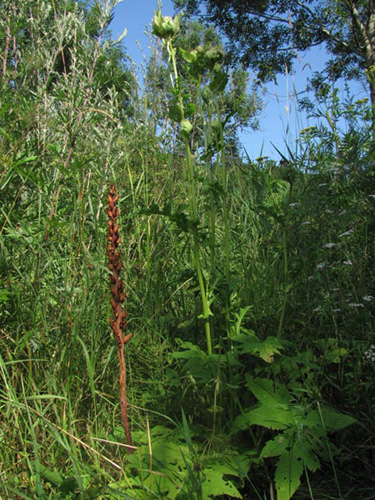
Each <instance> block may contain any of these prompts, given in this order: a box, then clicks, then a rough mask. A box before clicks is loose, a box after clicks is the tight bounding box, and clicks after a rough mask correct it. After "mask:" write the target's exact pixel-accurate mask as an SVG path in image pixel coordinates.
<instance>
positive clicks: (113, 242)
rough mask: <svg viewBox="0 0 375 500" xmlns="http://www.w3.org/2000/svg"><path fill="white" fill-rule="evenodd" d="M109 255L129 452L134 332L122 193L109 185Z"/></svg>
mask: <svg viewBox="0 0 375 500" xmlns="http://www.w3.org/2000/svg"><path fill="white" fill-rule="evenodd" d="M107 200H108V205H107V214H108V221H107V225H108V228H107V256H108V269H109V271H110V277H109V279H110V289H111V295H112V298H111V306H112V311H113V318H112V319H111V320H110V323H111V327H112V331H113V333H114V336H115V339H116V342H117V347H118V356H119V362H120V404H121V418H122V424H123V427H124V431H125V435H126V441H127V443H128V445H129V446H130V448H129V452H130V453H131V452H132V451H133V448H132V447H131V445H132V438H131V432H130V426H129V420H128V403H127V399H126V365H125V357H124V345H125V344H126V343H127V342H128V341H129V340H130V338H131V333H128V334H127V335H125V330H126V326H127V322H126V311H125V310H124V308H123V304H124V302H125V299H126V293H125V290H124V284H123V282H122V280H121V277H120V271H121V268H122V262H121V250H120V248H119V247H120V241H121V240H120V236H119V229H120V224H119V223H118V220H117V218H118V215H119V210H118V206H117V203H118V200H119V195H118V194H117V193H116V188H115V186H111V187H110V188H109V193H108V196H107Z"/></svg>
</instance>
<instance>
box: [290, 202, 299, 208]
mask: <svg viewBox="0 0 375 500" xmlns="http://www.w3.org/2000/svg"><path fill="white" fill-rule="evenodd" d="M298 205H299V203H289V206H290V207H292V208H294V207H298Z"/></svg>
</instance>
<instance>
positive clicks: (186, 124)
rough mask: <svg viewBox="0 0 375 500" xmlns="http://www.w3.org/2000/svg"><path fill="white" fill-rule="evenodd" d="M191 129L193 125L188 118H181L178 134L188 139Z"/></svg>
mask: <svg viewBox="0 0 375 500" xmlns="http://www.w3.org/2000/svg"><path fill="white" fill-rule="evenodd" d="M192 131H193V125H192V123H191V122H190V121H189V120H182V122H181V130H180V134H181V135H182V137H184V138H185V139H189V137H190V134H191V133H192Z"/></svg>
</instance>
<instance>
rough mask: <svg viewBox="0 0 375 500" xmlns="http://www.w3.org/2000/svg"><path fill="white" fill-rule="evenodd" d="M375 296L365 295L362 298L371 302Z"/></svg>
mask: <svg viewBox="0 0 375 500" xmlns="http://www.w3.org/2000/svg"><path fill="white" fill-rule="evenodd" d="M373 298H374V297H373V296H372V295H365V296H364V297H362V299H363V300H365V301H366V302H371V301H372V300H373Z"/></svg>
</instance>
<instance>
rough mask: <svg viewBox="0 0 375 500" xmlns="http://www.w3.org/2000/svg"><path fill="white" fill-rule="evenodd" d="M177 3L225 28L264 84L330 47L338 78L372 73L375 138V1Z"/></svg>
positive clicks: (331, 68)
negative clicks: (312, 51) (313, 51)
mask: <svg viewBox="0 0 375 500" xmlns="http://www.w3.org/2000/svg"><path fill="white" fill-rule="evenodd" d="M175 5H176V6H177V7H185V8H186V9H187V11H188V12H189V13H191V14H193V15H198V14H201V15H203V17H204V18H205V19H206V20H207V21H209V22H212V23H214V24H215V25H216V26H217V27H219V28H220V30H221V31H222V32H223V33H224V34H225V35H226V37H227V39H228V48H229V50H230V53H231V55H232V59H233V60H234V61H235V60H238V59H239V60H240V61H241V62H242V63H243V64H244V65H245V66H246V67H252V68H253V69H254V70H256V71H257V73H258V77H259V79H260V80H261V81H267V80H270V79H274V78H275V75H276V74H277V73H280V72H282V71H284V69H285V65H287V66H290V65H291V64H292V61H293V59H294V58H295V57H296V54H297V51H306V50H308V49H309V48H311V47H314V46H317V45H321V44H324V45H325V46H326V48H327V50H328V52H329V53H330V54H331V55H332V59H331V61H330V62H329V63H328V65H327V68H326V72H327V73H328V75H329V76H330V77H331V78H332V79H334V80H335V79H337V78H340V77H346V78H361V77H363V75H364V74H365V75H366V78H367V82H368V86H369V91H370V98H371V106H372V124H373V134H375V0H324V1H322V2H317V1H315V0H203V1H198V0H175ZM204 8H205V11H203V10H204ZM202 11H203V14H202Z"/></svg>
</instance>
